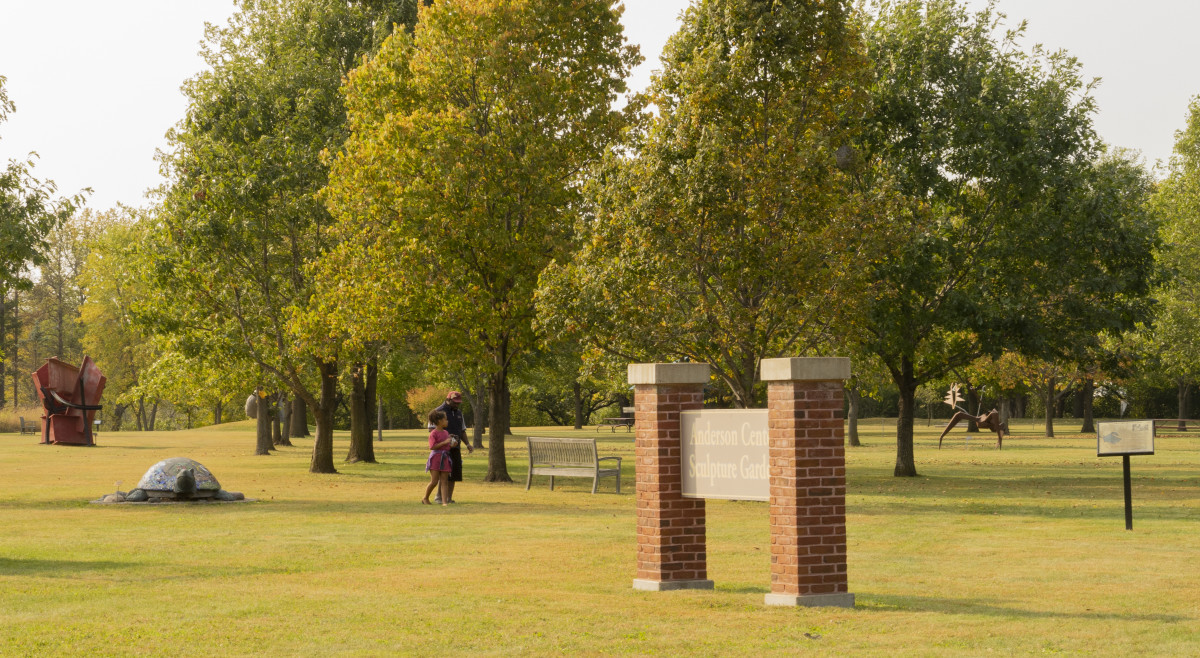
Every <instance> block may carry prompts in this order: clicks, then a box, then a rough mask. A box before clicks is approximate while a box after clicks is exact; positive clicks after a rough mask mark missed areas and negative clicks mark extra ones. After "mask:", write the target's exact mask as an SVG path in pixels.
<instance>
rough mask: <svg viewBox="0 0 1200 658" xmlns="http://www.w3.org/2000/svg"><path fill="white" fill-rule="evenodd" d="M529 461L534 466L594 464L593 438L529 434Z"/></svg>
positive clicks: (594, 441) (594, 443)
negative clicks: (567, 437) (565, 437)
mask: <svg viewBox="0 0 1200 658" xmlns="http://www.w3.org/2000/svg"><path fill="white" fill-rule="evenodd" d="M526 440H527V441H528V444H529V462H530V464H532V465H534V466H586V467H591V466H595V465H596V456H597V455H596V440H595V439H559V438H550V437H540V436H530V437H527V438H526Z"/></svg>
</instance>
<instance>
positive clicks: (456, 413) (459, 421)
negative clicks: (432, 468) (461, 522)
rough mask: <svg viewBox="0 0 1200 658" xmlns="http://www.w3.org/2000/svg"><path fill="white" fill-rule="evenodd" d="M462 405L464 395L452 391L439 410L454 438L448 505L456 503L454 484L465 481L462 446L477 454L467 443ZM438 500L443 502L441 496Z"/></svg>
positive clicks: (447, 429)
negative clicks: (460, 407) (443, 414)
mask: <svg viewBox="0 0 1200 658" xmlns="http://www.w3.org/2000/svg"><path fill="white" fill-rule="evenodd" d="M461 404H462V393H459V392H458V391H450V392H449V393H447V394H446V401H445V402H443V403H442V404H441V406H439V407H438V408H437V411H442V412H445V414H446V431H447V432H449V433H450V436H452V437H454V443H453V445H452V446H451V447H450V482H449V484H448V485H447V487H446V495H447V496H448V497H449V500H447V501H446V502H447V503H453V502H454V483H455V482H462V479H463V478H462V467H463V458H462V446H467V452H475V449H474V448H472V447H471V444H470V443H468V442H467V424H466V422H465V421H464V420H463V415H462V410H461V409H459V408H458V407H459V405H461ZM437 500H438V502H441V494H439V495H438V499H437Z"/></svg>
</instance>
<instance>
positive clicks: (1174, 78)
mask: <svg viewBox="0 0 1200 658" xmlns="http://www.w3.org/2000/svg"><path fill="white" fill-rule="evenodd" d="M968 1H969V4H971V5H972V6H983V5H984V4H985V0H968ZM687 3H688V0H625V4H626V12H625V18H624V22H625V26H626V31H627V36H628V38H629V40H630V41H632V42H633V43H636V44H638V45H640V46H641V48H642V54H643V55H644V56H645V57H646V58H647V61H646V63H644V64H643V65H642V67H640V68H639V69H638V70H637V71H635V73H634V75H633V77H632V79H631V80H630V86H631V87H632V88H634V89H641V88H644V87H645V86H646V84H647V83H648V81H649V76H650V71H651V70H652V69H654V68H657V66H658V63H657V62H658V55H659V53H660V51H661V49H662V46H663V44H664V43H665V42H666V39H667V37H669V36H670V35H671V33H672V32H674V31H675V30H676V29H677V27H678V19H677V17H678V15H679V13H680V11H681V10H682V9H683V8H684V7H685V6H687ZM998 6H999V8H1000V10H1001V11H1004V12H1005V13H1007V14H1008V15H1009V17H1010V19H1011V20H1012V21H1013V22H1016V21H1019V20H1021V19H1027V20H1028V22H1029V28H1028V32H1027V34H1028V39H1027V43H1028V45H1032V44H1033V43H1042V44H1044V45H1046V46H1047V47H1051V48H1065V49H1067V50H1068V51H1069V52H1070V53H1071V54H1073V55H1075V56H1077V57H1079V59H1080V60H1081V61H1082V62H1083V65H1084V74H1085V75H1086V76H1087V77H1088V78H1092V77H1099V78H1102V79H1103V83H1102V84H1101V86H1100V87H1099V89H1098V90H1097V92H1096V98H1097V100H1098V102H1099V106H1100V113H1099V115H1098V116H1097V117H1096V126H1097V128H1098V130H1099V132H1100V134H1101V136H1102V137H1104V139H1105V140H1107V141H1108V142H1110V143H1112V144H1114V145H1117V146H1123V147H1127V148H1133V149H1137V150H1140V151H1141V152H1142V153H1143V154H1144V155H1145V156H1146V158H1147V160H1148V161H1149V162H1151V163H1153V162H1154V161H1156V160H1159V159H1161V160H1164V161H1165V160H1166V159H1167V158H1168V157H1169V156H1170V153H1171V146H1172V144H1173V141H1174V132H1175V131H1176V130H1178V129H1180V128H1182V127H1183V122H1184V119H1185V117H1186V112H1187V104H1188V101H1189V99H1190V98H1192V97H1193V96H1195V95H1196V94H1200V67H1198V66H1197V65H1196V64H1197V62H1198V61H1200V57H1197V54H1198V53H1197V51H1198V50H1200V39H1197V38H1195V36H1194V27H1195V26H1196V25H1200V2H1195V1H1193V0H1142V1H1141V2H1136V3H1133V2H1122V1H1118V0H999V2H998ZM233 8H234V6H233V3H232V0H175V1H166V0H106V1H97V0H86V1H85V0H0V75H2V76H6V77H7V78H8V82H7V84H6V85H5V86H6V89H7V90H8V96H9V99H10V100H12V101H13V102H15V103H16V104H17V112H16V113H15V114H12V115H10V116H9V121H8V122H7V123H4V124H0V159H2V160H7V159H9V158H23V157H24V156H25V154H26V153H28V152H30V151H37V152H38V154H39V156H40V159H39V160H38V162H37V165H36V169H35V172H36V175H37V176H38V177H39V178H43V179H45V178H49V179H52V180H54V181H55V182H56V183H57V184H58V187H59V190H60V192H61V193H64V194H70V193H74V192H75V191H77V190H79V189H81V188H84V187H91V188H92V189H93V190H94V194H93V195H92V197H91V201H90V202H89V205H91V206H92V207H94V208H99V209H103V208H108V207H110V206H112V205H114V204H115V203H117V202H118V201H120V202H124V203H127V204H130V205H142V204H143V203H145V201H144V197H143V194H144V192H145V191H146V190H147V189H149V188H152V187H155V186H157V185H158V184H159V183H160V182H161V179H160V177H159V174H158V167H157V164H156V163H155V161H154V151H155V149H156V148H161V147H163V146H164V145H165V141H164V139H163V135H164V133H165V132H166V131H167V129H168V128H170V127H171V126H172V125H173V124H174V123H175V122H177V121H178V120H179V119H180V118H182V117H183V115H184V112H185V110H186V103H185V101H184V98H183V96H182V94H180V92H179V86H180V84H181V83H182V82H183V81H184V80H185V79H187V78H188V77H190V76H192V75H194V74H195V73H196V72H197V71H199V70H200V68H201V67H202V66H203V62H202V61H201V60H200V58H199V56H198V55H197V54H196V53H197V50H198V43H199V42H200V40H201V39H202V38H203V35H204V22H205V21H209V22H215V23H224V21H225V20H226V18H228V16H229V15H230V13H232V11H233Z"/></svg>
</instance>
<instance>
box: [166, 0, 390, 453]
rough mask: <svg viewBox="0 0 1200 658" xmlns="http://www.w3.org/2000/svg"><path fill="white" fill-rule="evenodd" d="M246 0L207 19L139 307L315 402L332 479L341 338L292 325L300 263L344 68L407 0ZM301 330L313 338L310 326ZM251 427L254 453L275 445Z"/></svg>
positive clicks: (179, 338)
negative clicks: (229, 13)
mask: <svg viewBox="0 0 1200 658" xmlns="http://www.w3.org/2000/svg"><path fill="white" fill-rule="evenodd" d="M371 4H372V5H373V8H372V7H367V6H364V5H362V4H359V3H346V2H339V1H338V0H280V1H278V2H266V1H259V0H243V1H242V2H241V3H240V6H239V11H238V12H237V13H236V14H235V15H234V16H233V18H231V19H230V22H229V24H228V25H227V26H226V27H223V28H219V27H214V26H210V27H209V29H208V30H207V33H206V42H205V45H204V48H203V55H204V57H205V60H206V61H207V63H208V64H209V65H210V66H211V70H208V71H205V72H203V73H200V74H199V75H197V76H196V77H194V78H192V79H191V80H189V81H188V82H187V83H186V84H185V86H184V92H185V94H186V95H187V97H188V99H189V108H188V113H187V117H186V118H185V119H184V120H183V121H182V122H181V123H180V124H179V125H178V126H177V127H176V128H175V129H174V130H172V131H171V132H170V133H169V135H168V136H169V139H170V143H171V150H170V152H168V153H166V154H163V156H162V166H163V170H164V173H165V174H166V175H167V177H168V179H169V182H168V185H167V188H166V190H165V192H164V198H163V205H162V208H161V211H160V212H159V213H158V215H157V216H156V222H155V226H154V230H153V232H152V233H151V235H150V240H149V241H148V245H147V248H146V250H145V262H146V263H147V264H150V265H152V269H151V274H152V275H153V280H154V283H155V289H156V291H157V292H156V294H155V295H154V296H153V297H152V298H151V300H150V302H151V303H149V304H147V305H146V307H145V308H144V309H143V313H144V317H145V318H146V319H147V321H148V322H150V323H151V325H152V326H153V327H154V328H155V329H156V330H157V331H159V332H161V333H164V334H168V335H171V336H172V337H173V340H174V341H175V344H176V345H177V346H178V347H179V348H180V349H181V350H183V351H184V352H185V354H187V355H189V356H192V357H201V358H203V359H227V360H231V361H235V362H241V363H252V364H255V366H256V367H255V368H254V369H252V370H251V372H254V371H255V370H257V371H258V372H259V373H261V375H260V378H261V381H260V384H262V385H265V386H270V385H271V382H272V381H278V382H282V383H284V384H285V385H286V386H287V387H288V388H290V389H291V390H292V391H293V392H294V393H295V394H296V395H297V396H299V397H300V398H301V399H303V400H304V401H305V402H306V403H307V406H308V407H309V408H311V409H312V410H313V411H314V413H315V415H316V420H317V438H316V441H315V443H314V447H313V456H312V462H311V465H310V470H311V471H312V472H315V473H333V472H336V469H335V468H334V465H333V433H332V432H333V427H332V417H333V416H332V415H333V410H334V406H335V403H336V395H337V387H336V386H337V375H338V372H339V368H338V357H339V351H338V347H339V341H338V338H337V336H326V337H325V338H324V339H323V340H319V341H316V342H314V341H312V340H307V339H305V340H301V337H300V336H299V335H298V331H297V330H296V329H295V328H294V327H292V326H290V324H289V323H290V322H291V321H292V319H293V317H294V316H299V315H302V314H303V313H304V312H305V310H306V308H307V306H308V304H309V300H310V297H311V295H312V293H313V285H312V280H311V276H310V274H309V271H308V269H307V268H306V264H307V263H309V262H311V261H314V260H316V259H317V258H318V257H319V256H320V255H321V254H322V253H324V252H326V251H327V250H328V249H329V247H330V239H331V238H330V236H329V234H328V233H327V232H326V230H325V229H326V227H327V225H328V224H329V223H330V219H329V215H328V213H327V211H326V210H325V207H324V204H323V203H322V202H321V201H320V200H319V199H318V198H317V196H316V193H317V191H318V190H320V189H321V187H323V186H324V185H325V182H326V178H327V169H326V166H325V165H324V164H323V163H322V161H321V158H320V154H321V152H322V151H324V150H325V149H329V148H336V147H337V146H338V145H340V144H341V143H342V141H343V140H344V139H345V137H346V129H345V110H344V106H343V104H342V100H341V97H340V95H339V92H338V89H339V87H340V85H341V81H342V78H343V76H344V75H346V74H347V72H349V71H350V70H351V69H352V68H353V67H354V66H356V65H357V64H358V63H359V61H360V58H361V57H362V56H363V55H364V54H365V53H368V52H370V51H371V50H372V49H373V48H374V47H375V46H376V44H377V42H378V39H379V37H380V35H381V34H386V32H387V31H390V29H391V26H392V22H393V20H397V19H399V20H410V19H411V16H412V9H413V5H414V3H413V2H411V1H410V2H385V3H381V2H375V3H371ZM305 336H306V337H307V336H310V334H305ZM264 427H265V428H267V429H268V431H269V424H267V425H263V424H260V430H259V432H260V437H259V442H258V446H259V447H258V452H259V454H264V453H265V452H267V451H268V450H269V448H270V446H271V445H272V441H271V438H270V437H269V436H268V437H266V440H265V441H264V438H263V437H262V436H261V434H262V433H263V431H264V430H263V428H264Z"/></svg>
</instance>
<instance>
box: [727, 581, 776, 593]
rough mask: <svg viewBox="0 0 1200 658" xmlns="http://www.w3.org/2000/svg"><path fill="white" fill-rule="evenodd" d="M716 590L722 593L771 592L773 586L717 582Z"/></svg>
mask: <svg viewBox="0 0 1200 658" xmlns="http://www.w3.org/2000/svg"><path fill="white" fill-rule="evenodd" d="M716 590H717V591H718V592H720V593H722V594H770V593H771V588H770V587H767V586H766V585H761V586H760V585H722V584H720V583H717V585H716Z"/></svg>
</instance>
